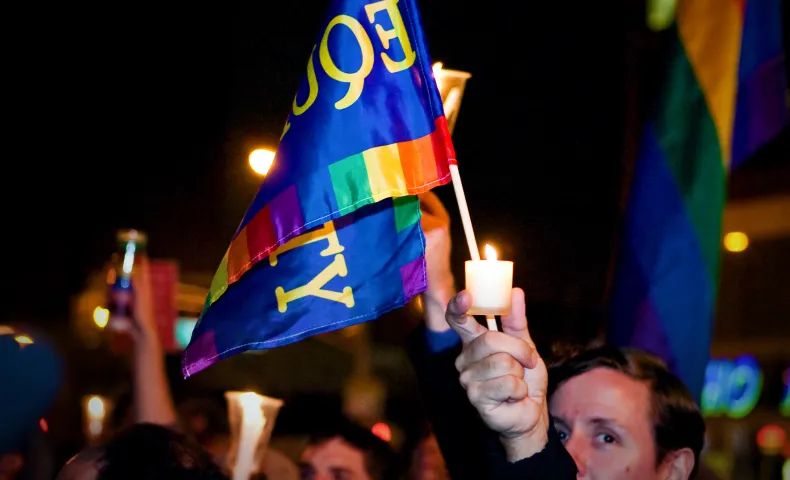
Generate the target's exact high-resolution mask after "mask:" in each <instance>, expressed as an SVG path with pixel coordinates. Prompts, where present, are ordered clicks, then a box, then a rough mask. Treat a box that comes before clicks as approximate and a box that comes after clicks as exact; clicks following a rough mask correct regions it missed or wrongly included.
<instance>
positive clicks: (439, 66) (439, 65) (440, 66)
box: [432, 62, 444, 77]
mask: <svg viewBox="0 0 790 480" xmlns="http://www.w3.org/2000/svg"><path fill="white" fill-rule="evenodd" d="M443 68H444V64H443V63H442V62H436V63H434V64H433V69H432V70H433V76H434V77H436V76H437V75H439V73H441V71H442V69H443Z"/></svg>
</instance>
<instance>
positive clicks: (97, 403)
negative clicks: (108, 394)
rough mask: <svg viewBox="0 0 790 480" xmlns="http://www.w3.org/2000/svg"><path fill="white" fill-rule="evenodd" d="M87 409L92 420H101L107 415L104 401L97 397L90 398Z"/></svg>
mask: <svg viewBox="0 0 790 480" xmlns="http://www.w3.org/2000/svg"><path fill="white" fill-rule="evenodd" d="M87 408H88V414H89V415H90V416H91V417H92V419H99V420H101V419H103V418H104V416H105V415H106V414H107V410H106V408H105V406H104V399H103V398H101V397H100V396H98V395H94V396H92V397H90V399H89V400H88V406H87Z"/></svg>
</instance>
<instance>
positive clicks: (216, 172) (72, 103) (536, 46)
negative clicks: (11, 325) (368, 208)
mask: <svg viewBox="0 0 790 480" xmlns="http://www.w3.org/2000/svg"><path fill="white" fill-rule="evenodd" d="M419 3H420V7H421V10H422V15H423V22H424V27H425V30H426V34H427V38H428V41H429V49H430V51H431V53H432V56H433V59H434V61H442V62H443V63H444V65H445V67H446V68H454V69H460V70H467V71H469V72H471V73H472V78H471V80H470V81H469V83H468V85H467V90H466V93H465V97H464V103H463V106H462V107H461V112H460V116H459V120H458V123H457V128H456V131H455V134H454V139H455V143H456V150H457V152H458V157H459V163H460V166H461V173H462V175H463V177H464V179H465V188H466V192H467V196H468V198H469V203H470V208H471V213H472V218H473V221H474V223H475V227H476V232H477V235H478V240H479V241H480V242H481V243H482V242H484V241H486V240H491V241H492V242H493V243H495V245H497V246H498V247H499V249H500V253H501V256H502V257H504V258H508V259H513V260H515V262H516V280H515V281H516V283H517V284H518V285H520V286H523V287H524V288H525V290H526V291H527V295H528V297H529V301H530V304H531V305H532V306H533V307H534V308H547V309H549V310H551V311H552V312H553V314H554V315H555V316H556V318H558V319H559V320H558V322H557V323H555V324H553V326H552V328H557V329H559V330H564V329H567V328H568V327H578V328H581V329H583V330H584V335H585V336H589V335H592V334H594V333H595V331H596V330H597V328H598V326H597V325H598V324H599V323H600V319H601V318H602V315H603V313H602V312H603V310H602V307H603V305H604V304H605V298H606V293H607V285H608V277H609V272H610V264H611V255H612V252H613V250H614V246H615V238H616V234H617V227H618V221H619V220H618V219H619V209H620V205H621V199H622V190H623V189H622V188H621V185H622V184H623V179H624V173H625V172H627V171H628V169H627V168H625V167H624V166H627V164H628V158H629V156H630V154H631V153H633V148H634V145H635V144H634V142H633V140H634V137H633V135H631V133H632V130H629V129H628V128H626V125H632V126H633V125H634V124H635V121H636V120H638V116H639V112H640V109H639V108H638V106H639V105H640V102H641V101H640V98H642V97H644V95H645V94H644V92H645V91H647V90H649V88H647V87H645V85H647V84H649V82H645V81H644V80H645V78H644V77H645V68H644V65H646V64H649V63H650V59H651V58H653V57H652V56H654V55H656V54H657V53H656V52H659V51H660V46H661V41H662V40H661V38H662V37H661V35H654V34H650V33H648V32H647V30H646V29H645V27H644V25H643V23H644V22H643V19H644V12H643V10H642V6H641V5H640V2H626V1H624V0H619V1H614V2H530V3H529V4H528V7H527V4H524V3H523V2H487V3H485V4H482V3H479V2H474V3H467V4H460V3H459V2H451V1H449V0H431V1H421V2H419ZM326 4H327V2H326V1H296V0H294V1H288V2H280V1H255V2H253V1H248V0H235V1H229V2H213V3H200V2H189V3H187V2H165V3H153V2H138V3H113V2H111V3H103V4H98V3H96V4H90V5H88V4H86V5H72V4H69V5H47V6H44V5H29V6H27V7H14V8H17V9H22V8H24V11H23V10H19V11H11V15H10V17H9V19H11V20H12V21H13V22H14V23H15V25H16V35H15V40H14V42H12V43H10V44H8V45H7V47H8V53H9V55H8V57H7V60H6V62H5V63H6V67H7V68H4V71H5V73H4V77H5V78H6V79H7V80H11V82H10V83H11V84H13V87H11V88H8V89H7V90H6V92H5V93H6V95H5V99H6V103H7V105H9V106H11V109H9V110H8V112H9V114H8V118H9V119H10V120H11V124H12V125H13V127H12V128H11V129H10V130H9V133H10V135H9V136H8V138H7V140H6V142H4V143H5V144H6V145H5V146H6V149H5V154H6V155H5V159H4V160H3V165H4V171H3V173H2V176H0V178H2V187H3V188H2V202H3V203H2V204H3V206H4V208H3V220H2V238H3V240H2V242H3V247H2V248H3V251H4V252H5V255H4V261H3V263H4V265H3V266H2V269H3V270H2V271H3V272H4V275H3V302H2V306H1V307H0V319H2V320H10V321H25V322H27V321H31V322H42V323H44V324H47V323H52V322H57V323H65V322H66V321H67V314H68V299H69V296H70V295H72V294H74V293H75V292H77V291H78V290H79V289H80V288H82V286H83V282H84V281H85V278H86V275H87V274H88V272H89V271H91V270H93V269H96V268H97V267H99V266H100V265H101V263H102V262H103V261H104V260H105V259H106V258H107V256H108V254H109V253H110V252H111V250H112V249H113V247H114V232H115V231H116V230H117V229H118V228H124V227H126V228H128V227H133V228H138V229H143V230H145V231H147V232H148V233H149V235H150V251H151V253H152V255H153V256H160V257H171V258H176V259H178V260H179V261H180V262H181V266H182V269H183V270H192V271H194V270H198V271H208V272H211V271H213V270H214V269H215V267H216V265H217V264H218V262H219V260H220V258H221V255H222V253H223V252H224V250H225V248H226V247H227V245H228V242H229V240H230V238H231V235H232V233H233V231H234V229H235V227H236V225H237V224H238V222H239V220H240V218H241V216H242V215H243V213H244V210H245V208H246V206H247V203H248V202H249V201H250V200H251V199H252V196H253V194H254V192H255V190H256V188H257V183H258V181H259V177H256V176H255V175H253V174H252V172H251V171H250V169H249V166H248V164H247V155H248V153H249V152H250V151H251V150H252V149H253V148H255V147H257V146H268V147H276V141H277V139H278V137H279V134H280V132H281V130H282V124H283V122H284V119H285V117H286V115H287V113H288V109H289V107H290V102H291V100H292V98H293V93H294V91H295V89H296V87H297V85H298V82H299V80H300V79H301V77H302V75H303V74H304V67H305V59H306V58H307V55H308V54H309V52H310V50H311V48H312V45H313V42H314V41H315V39H316V38H317V35H318V33H319V32H318V28H319V27H320V22H321V19H322V16H323V14H324V11H325V7H326ZM626 119H628V121H626ZM629 132H630V133H629ZM786 144H787V142H786V141H785V142H784V144H783V145H784V146H783V147H782V148H783V150H782V151H781V152H779V153H773V154H771V155H770V157H771V159H770V160H768V163H771V162H773V163H774V164H775V163H776V160H773V159H776V158H779V157H783V158H787V155H785V153H786V152H787V148H786V147H787V145H786ZM775 150H776V149H775ZM784 164H786V162H784ZM754 168H757V167H754ZM785 170H786V169H785ZM785 179H787V175H785ZM757 183H758V184H759V183H760V182H759V181H758V182H757ZM788 184H790V182H788ZM780 187H784V184H782V185H780ZM742 190H743V189H742ZM747 190H748V189H747ZM437 193H438V194H439V195H440V197H441V198H442V199H444V200H445V203H446V204H447V207H448V209H449V210H450V213H451V215H452V216H453V219H454V225H453V227H454V229H453V233H454V237H455V245H456V248H455V256H454V265H455V266H456V267H457V268H460V266H462V261H463V260H464V259H466V257H467V253H466V249H465V246H464V245H465V244H464V242H463V236H462V235H463V234H462V231H461V230H460V222H459V221H458V215H457V209H456V207H455V205H454V203H453V201H454V200H453V195H452V188H451V187H449V186H446V187H442V188H439V189H437ZM533 326H534V328H543V327H539V326H537V325H533Z"/></svg>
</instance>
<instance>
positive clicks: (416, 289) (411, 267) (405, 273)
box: [400, 256, 428, 298]
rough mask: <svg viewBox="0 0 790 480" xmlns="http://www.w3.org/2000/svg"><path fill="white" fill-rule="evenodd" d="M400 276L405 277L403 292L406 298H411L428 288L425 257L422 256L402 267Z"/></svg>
mask: <svg viewBox="0 0 790 480" xmlns="http://www.w3.org/2000/svg"><path fill="white" fill-rule="evenodd" d="M400 276H401V278H402V279H403V293H404V294H405V295H406V298H411V297H413V296H415V295H417V294H419V293H422V292H424V291H425V289H426V288H428V280H427V278H426V271H425V257H424V256H421V257H419V258H417V259H415V260H412V261H411V262H409V263H407V264H406V265H404V266H402V267H400Z"/></svg>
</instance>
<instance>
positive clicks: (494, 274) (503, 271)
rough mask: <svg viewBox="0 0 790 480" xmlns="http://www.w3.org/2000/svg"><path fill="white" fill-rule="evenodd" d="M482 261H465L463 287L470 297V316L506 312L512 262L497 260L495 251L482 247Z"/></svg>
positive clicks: (508, 310)
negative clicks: (484, 256) (483, 249)
mask: <svg viewBox="0 0 790 480" xmlns="http://www.w3.org/2000/svg"><path fill="white" fill-rule="evenodd" d="M485 254H486V258H485V260H468V261H467V262H466V290H467V291H468V292H469V294H470V295H471V296H472V307H471V308H470V309H469V314H470V315H507V314H508V313H510V296H511V290H512V289H513V262H506V261H502V260H497V254H496V250H494V248H493V247H491V245H488V244H486V246H485Z"/></svg>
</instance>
